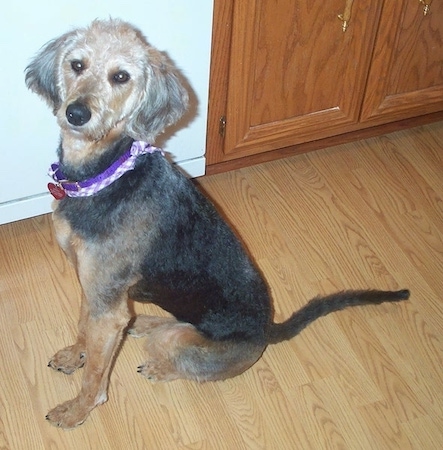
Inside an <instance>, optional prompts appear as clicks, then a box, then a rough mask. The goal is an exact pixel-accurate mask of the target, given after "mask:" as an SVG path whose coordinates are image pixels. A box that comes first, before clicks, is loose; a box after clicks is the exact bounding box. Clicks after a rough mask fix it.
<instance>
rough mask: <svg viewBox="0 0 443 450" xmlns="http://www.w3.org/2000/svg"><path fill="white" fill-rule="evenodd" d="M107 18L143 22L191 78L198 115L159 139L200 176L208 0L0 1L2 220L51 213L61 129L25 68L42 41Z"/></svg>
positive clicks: (154, 40)
mask: <svg viewBox="0 0 443 450" xmlns="http://www.w3.org/2000/svg"><path fill="white" fill-rule="evenodd" d="M108 17H114V18H121V19H123V20H126V21H128V22H131V23H133V24H134V25H135V26H137V27H138V28H140V29H141V30H142V31H143V33H144V34H145V36H146V37H147V39H148V41H149V42H150V43H151V44H152V45H154V46H155V47H157V48H158V49H159V50H162V51H165V52H166V53H167V54H168V56H169V57H170V58H171V59H172V60H173V61H174V63H175V64H176V65H177V66H178V67H179V69H180V70H181V72H182V74H183V75H184V76H185V77H186V78H187V80H188V81H189V84H190V85H191V87H192V89H193V91H194V95H193V96H191V98H195V103H196V105H194V108H195V109H196V114H195V116H196V117H195V118H194V119H193V120H192V121H191V122H190V124H189V125H188V126H187V127H186V128H184V129H180V130H178V131H177V132H176V133H175V134H174V135H173V136H172V137H170V138H168V139H167V140H166V141H162V142H160V144H161V145H162V146H163V148H164V149H165V150H166V151H167V152H168V153H170V154H171V155H172V157H173V159H174V161H176V162H177V163H178V164H179V165H180V166H181V167H182V168H183V169H184V170H185V171H186V172H187V173H188V174H189V175H190V176H199V175H203V174H204V170H205V169H204V168H205V158H204V153H205V138H206V112H207V99H208V86H209V58H210V44H211V29H212V1H210V0H190V1H180V0H162V1H161V2H159V1H158V0H143V1H141V0H132V1H128V2H122V1H121V0H108V1H106V2H91V1H90V0H76V1H75V2H72V1H64V0H39V1H34V0H32V1H31V0H24V1H20V2H18V1H15V2H5V3H4V5H3V6H2V11H1V13H0V62H1V81H0V105H1V106H0V129H1V136H2V138H1V142H0V224H2V223H6V222H11V221H14V220H19V219H23V218H26V217H31V216H35V215H39V214H43V213H46V212H49V211H50V203H51V199H52V197H51V196H50V195H49V194H48V193H47V191H46V185H47V183H48V181H49V178H48V177H47V170H48V167H49V165H50V164H51V163H52V162H53V161H55V159H56V154H55V151H56V148H57V146H58V128H57V125H56V122H55V118H54V117H53V116H52V113H51V112H50V111H49V109H48V108H47V106H46V104H44V102H43V101H42V100H40V99H39V98H38V97H37V96H36V95H35V94H33V93H31V92H30V91H28V90H27V89H26V86H25V82H24V69H25V67H26V66H27V65H28V63H29V61H30V59H31V58H32V57H33V55H35V54H36V53H37V51H38V50H39V48H40V47H41V46H42V45H43V44H45V43H46V42H47V41H49V40H51V39H53V38H56V37H58V36H60V35H61V34H63V33H65V32H66V31H68V30H70V29H72V28H74V27H77V26H86V25H88V24H89V22H91V21H92V20H93V19H96V18H108ZM158 144H159V143H158V142H157V145H158Z"/></svg>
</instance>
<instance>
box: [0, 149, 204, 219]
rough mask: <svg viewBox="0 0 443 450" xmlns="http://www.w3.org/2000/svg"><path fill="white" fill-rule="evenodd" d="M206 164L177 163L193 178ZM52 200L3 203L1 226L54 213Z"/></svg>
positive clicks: (47, 197) (201, 160) (45, 195)
mask: <svg viewBox="0 0 443 450" xmlns="http://www.w3.org/2000/svg"><path fill="white" fill-rule="evenodd" d="M205 164H206V160H205V157H204V156H201V157H199V158H194V159H188V160H186V161H181V162H179V163H177V165H178V167H179V168H180V169H182V171H183V172H184V173H185V175H187V176H189V177H191V178H195V177H200V176H202V175H204V174H205ZM52 200H53V197H52V196H51V195H50V194H49V193H43V194H37V195H33V196H31V197H27V198H21V199H17V200H12V201H9V202H6V203H2V204H0V225H2V224H5V223H9V222H15V221H17V220H22V219H28V218H30V217H34V216H40V215H41V214H47V213H49V212H51V211H52V209H51V203H52Z"/></svg>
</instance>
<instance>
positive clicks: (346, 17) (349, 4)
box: [338, 0, 422, 33]
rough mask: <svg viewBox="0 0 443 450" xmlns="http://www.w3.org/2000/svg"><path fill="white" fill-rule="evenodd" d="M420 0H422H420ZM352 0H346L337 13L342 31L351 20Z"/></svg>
mask: <svg viewBox="0 0 443 450" xmlns="http://www.w3.org/2000/svg"><path fill="white" fill-rule="evenodd" d="M420 1H422V0H420ZM353 2H354V0H346V4H345V10H344V11H343V14H339V15H338V18H339V19H340V20H341V22H342V25H341V29H342V31H343V33H344V32H345V31H346V30H347V29H348V26H349V21H350V20H351V11H352V3H353Z"/></svg>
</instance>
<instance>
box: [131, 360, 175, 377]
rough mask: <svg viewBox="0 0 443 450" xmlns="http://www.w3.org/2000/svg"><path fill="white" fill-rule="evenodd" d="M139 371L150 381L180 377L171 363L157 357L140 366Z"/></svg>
mask: <svg viewBox="0 0 443 450" xmlns="http://www.w3.org/2000/svg"><path fill="white" fill-rule="evenodd" d="M137 372H138V373H139V374H140V375H142V376H144V377H145V378H147V379H148V380H150V381H172V380H176V379H177V378H180V375H179V374H178V373H177V372H176V371H175V369H174V368H173V367H172V366H171V364H170V363H168V362H164V361H158V360H155V359H148V360H147V361H146V362H145V363H144V364H142V365H141V366H138V368H137Z"/></svg>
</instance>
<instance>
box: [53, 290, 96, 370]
mask: <svg viewBox="0 0 443 450" xmlns="http://www.w3.org/2000/svg"><path fill="white" fill-rule="evenodd" d="M88 317H89V304H88V301H87V300H86V299H85V298H84V299H83V301H82V304H81V309H80V320H79V322H78V335H77V341H76V342H75V344H74V345H70V346H69V347H66V348H63V349H61V350H59V351H58V352H57V353H56V354H55V355H54V356H53V357H52V358H51V360H50V361H49V364H48V367H51V369H54V370H58V371H59V372H63V373H65V374H67V375H70V374H71V373H73V372H74V371H75V370H76V369H79V368H80V367H83V366H84V365H85V362H86V330H87V328H88Z"/></svg>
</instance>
